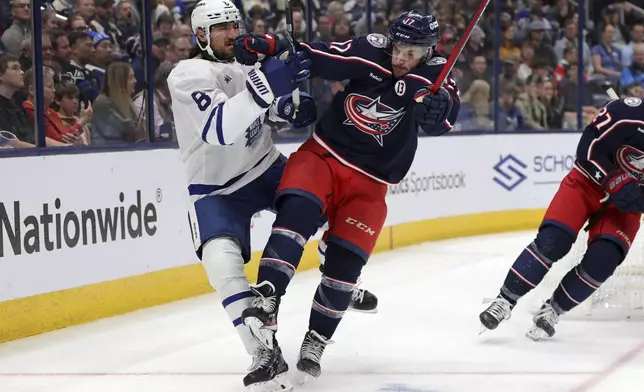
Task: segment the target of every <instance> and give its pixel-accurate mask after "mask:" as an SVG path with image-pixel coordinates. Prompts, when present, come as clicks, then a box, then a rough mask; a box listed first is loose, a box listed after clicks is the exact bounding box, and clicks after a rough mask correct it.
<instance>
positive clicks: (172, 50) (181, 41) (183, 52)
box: [165, 37, 191, 65]
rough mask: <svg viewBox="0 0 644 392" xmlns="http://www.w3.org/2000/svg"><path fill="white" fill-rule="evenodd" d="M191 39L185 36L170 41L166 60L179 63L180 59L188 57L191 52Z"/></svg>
mask: <svg viewBox="0 0 644 392" xmlns="http://www.w3.org/2000/svg"><path fill="white" fill-rule="evenodd" d="M190 47H191V45H190V41H188V39H186V38H184V37H178V38H175V39H173V40H172V41H170V46H168V52H167V53H166V56H165V62H167V63H170V64H173V65H174V64H177V63H178V62H179V61H181V60H184V59H187V58H188V54H189V53H190Z"/></svg>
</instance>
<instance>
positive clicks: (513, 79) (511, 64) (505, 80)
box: [499, 55, 525, 94]
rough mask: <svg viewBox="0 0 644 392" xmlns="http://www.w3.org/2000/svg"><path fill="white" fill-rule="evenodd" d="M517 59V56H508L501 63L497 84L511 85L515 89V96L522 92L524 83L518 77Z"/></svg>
mask: <svg viewBox="0 0 644 392" xmlns="http://www.w3.org/2000/svg"><path fill="white" fill-rule="evenodd" d="M518 70H519V57H518V56H517V55H511V56H508V57H507V58H506V59H505V60H504V61H503V68H502V74H501V75H500V76H499V84H501V85H511V86H513V87H514V88H516V89H517V90H516V92H517V94H521V93H522V92H523V91H524V88H525V83H524V81H523V80H521V78H520V77H519V75H518Z"/></svg>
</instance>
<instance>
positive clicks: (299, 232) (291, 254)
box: [257, 195, 320, 296]
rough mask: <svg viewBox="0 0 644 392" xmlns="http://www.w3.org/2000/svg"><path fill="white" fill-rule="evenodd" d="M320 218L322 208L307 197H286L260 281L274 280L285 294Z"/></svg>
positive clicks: (261, 263)
mask: <svg viewBox="0 0 644 392" xmlns="http://www.w3.org/2000/svg"><path fill="white" fill-rule="evenodd" d="M319 218H320V207H318V205H317V204H316V203H314V202H313V201H311V200H309V199H308V198H305V197H302V196H296V195H288V196H285V197H284V198H283V200H282V201H281V204H280V208H279V210H278V213H277V218H276V219H275V223H273V230H272V231H271V236H270V237H269V238H268V243H267V244H266V247H265V248H264V253H263V254H262V259H261V260H260V262H259V274H258V277H257V281H258V282H263V281H265V280H267V281H269V282H271V283H272V284H273V286H275V290H276V293H277V295H278V296H282V295H284V294H285V293H286V286H288V284H289V282H290V281H291V278H293V276H294V275H295V270H296V269H297V266H298V265H299V264H300V258H301V257H302V252H303V251H304V245H305V244H306V242H307V241H308V240H309V238H310V237H311V236H312V235H313V234H314V233H315V231H316V230H317V228H318V220H319Z"/></svg>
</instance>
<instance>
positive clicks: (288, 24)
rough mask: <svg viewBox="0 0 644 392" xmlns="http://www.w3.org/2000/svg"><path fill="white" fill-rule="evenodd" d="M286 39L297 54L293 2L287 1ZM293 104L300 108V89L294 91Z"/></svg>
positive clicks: (292, 51) (292, 52) (292, 50)
mask: <svg viewBox="0 0 644 392" xmlns="http://www.w3.org/2000/svg"><path fill="white" fill-rule="evenodd" d="M285 11H286V15H285V16H286V39H287V40H288V43H289V44H290V45H291V50H290V52H291V54H295V52H296V50H295V35H294V34H293V8H292V7H291V0H286V6H285ZM293 104H294V105H295V110H296V111H297V108H298V107H299V106H300V88H299V87H298V88H296V89H295V90H293Z"/></svg>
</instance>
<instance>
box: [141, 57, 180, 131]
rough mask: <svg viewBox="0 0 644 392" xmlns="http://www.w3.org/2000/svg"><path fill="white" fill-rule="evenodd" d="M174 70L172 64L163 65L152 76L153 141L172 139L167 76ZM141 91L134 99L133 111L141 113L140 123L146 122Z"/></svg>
mask: <svg viewBox="0 0 644 392" xmlns="http://www.w3.org/2000/svg"><path fill="white" fill-rule="evenodd" d="M173 69H174V64H170V63H167V62H166V63H163V64H161V65H160V66H159V68H158V69H157V72H156V74H155V75H154V108H153V111H154V139H155V140H164V139H165V140H170V139H172V138H173V135H172V132H173V127H172V122H173V121H174V116H173V115H172V100H171V97H170V90H169V89H168V76H169V75H170V72H172V70H173ZM143 93H144V92H143V91H141V92H139V93H138V94H137V95H136V96H135V97H134V110H135V112H136V113H141V118H142V119H141V121H146V113H147V111H146V109H145V107H144V106H143V104H144V99H143V98H144V95H143Z"/></svg>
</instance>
